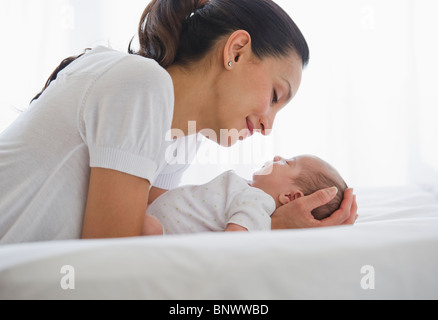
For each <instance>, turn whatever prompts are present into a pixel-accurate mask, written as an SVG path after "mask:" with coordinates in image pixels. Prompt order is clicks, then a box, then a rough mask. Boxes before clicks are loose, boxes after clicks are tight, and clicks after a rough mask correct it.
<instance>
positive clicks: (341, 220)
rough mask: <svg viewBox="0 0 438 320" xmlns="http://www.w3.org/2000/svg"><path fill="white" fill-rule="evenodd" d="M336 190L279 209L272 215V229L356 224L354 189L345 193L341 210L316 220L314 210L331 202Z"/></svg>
mask: <svg viewBox="0 0 438 320" xmlns="http://www.w3.org/2000/svg"><path fill="white" fill-rule="evenodd" d="M336 192H337V189H336V188H328V189H323V190H319V191H317V192H315V193H313V194H311V195H308V196H305V197H301V198H298V199H296V200H294V201H291V202H289V203H288V204H285V205H283V206H281V207H279V208H278V209H277V210H276V211H275V212H274V214H273V215H272V217H271V218H272V229H273V230H274V229H298V228H316V227H329V226H337V225H348V224H354V222H355V221H356V219H357V203H356V196H355V195H354V194H353V189H351V188H350V189H347V190H346V191H345V192H344V200H343V201H342V203H341V206H340V208H339V209H338V210H337V211H335V212H334V213H333V214H332V215H331V216H330V217H328V218H326V219H324V220H316V219H315V218H314V217H313V215H312V213H311V212H312V210H313V209H315V208H318V207H320V206H323V205H325V204H327V203H328V202H330V201H331V200H332V199H333V198H334V197H335V195H336Z"/></svg>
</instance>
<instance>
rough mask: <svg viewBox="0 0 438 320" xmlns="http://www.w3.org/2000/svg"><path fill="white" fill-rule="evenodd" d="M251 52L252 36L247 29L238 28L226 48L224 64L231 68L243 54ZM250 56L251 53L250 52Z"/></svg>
mask: <svg viewBox="0 0 438 320" xmlns="http://www.w3.org/2000/svg"><path fill="white" fill-rule="evenodd" d="M250 52H251V36H250V35H249V33H248V32H247V31H245V30H237V31H235V32H233V33H232V34H231V35H230V37H229V38H228V41H227V43H226V44H225V48H224V66H225V68H227V69H231V68H232V67H233V65H234V64H235V63H238V62H239V60H240V59H241V57H242V56H243V55H246V54H248V53H250ZM248 56H249V54H248Z"/></svg>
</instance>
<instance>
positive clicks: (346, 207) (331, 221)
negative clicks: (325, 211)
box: [321, 188, 357, 227]
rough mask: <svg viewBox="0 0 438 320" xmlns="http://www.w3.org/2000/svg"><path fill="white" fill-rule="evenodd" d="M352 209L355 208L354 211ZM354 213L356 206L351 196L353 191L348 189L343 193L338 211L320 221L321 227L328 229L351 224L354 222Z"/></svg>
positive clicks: (353, 197)
mask: <svg viewBox="0 0 438 320" xmlns="http://www.w3.org/2000/svg"><path fill="white" fill-rule="evenodd" d="M354 207H356V209H355V210H353V209H354ZM353 211H354V212H353ZM356 211H357V205H356V201H355V196H354V194H353V189H351V188H349V189H347V190H345V192H344V200H343V201H342V203H341V206H340V207H339V209H338V210H336V211H335V212H334V213H333V214H332V215H331V216H330V217H328V218H325V219H324V220H321V226H324V227H329V226H338V225H342V224H352V223H354V221H355V220H356ZM351 221H352V222H351ZM347 222H348V223H347Z"/></svg>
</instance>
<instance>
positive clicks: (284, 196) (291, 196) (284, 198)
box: [278, 190, 304, 204]
mask: <svg viewBox="0 0 438 320" xmlns="http://www.w3.org/2000/svg"><path fill="white" fill-rule="evenodd" d="M303 196H304V193H302V192H301V191H299V190H297V191H293V192H288V193H281V194H280V195H279V196H278V201H280V203H281V204H287V203H289V202H291V201H294V200H296V199H298V198H301V197H303Z"/></svg>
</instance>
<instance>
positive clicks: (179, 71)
mask: <svg viewBox="0 0 438 320" xmlns="http://www.w3.org/2000/svg"><path fill="white" fill-rule="evenodd" d="M167 72H168V73H169V74H170V76H171V77H172V81H173V87H174V95H175V104H174V112H173V120H172V129H175V130H176V129H177V130H181V132H183V133H184V135H189V134H193V133H195V132H193V128H194V124H196V126H195V127H196V132H199V131H200V130H202V129H206V128H210V127H212V126H213V123H214V121H215V117H214V114H215V107H214V99H213V98H212V93H213V92H214V90H212V89H213V87H212V85H213V84H214V82H213V81H211V79H214V77H212V75H211V72H207V71H205V69H204V70H202V71H201V70H199V68H198V69H193V70H187V69H185V68H183V67H181V66H178V65H172V66H170V67H169V68H167ZM193 122H195V123H193Z"/></svg>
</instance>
